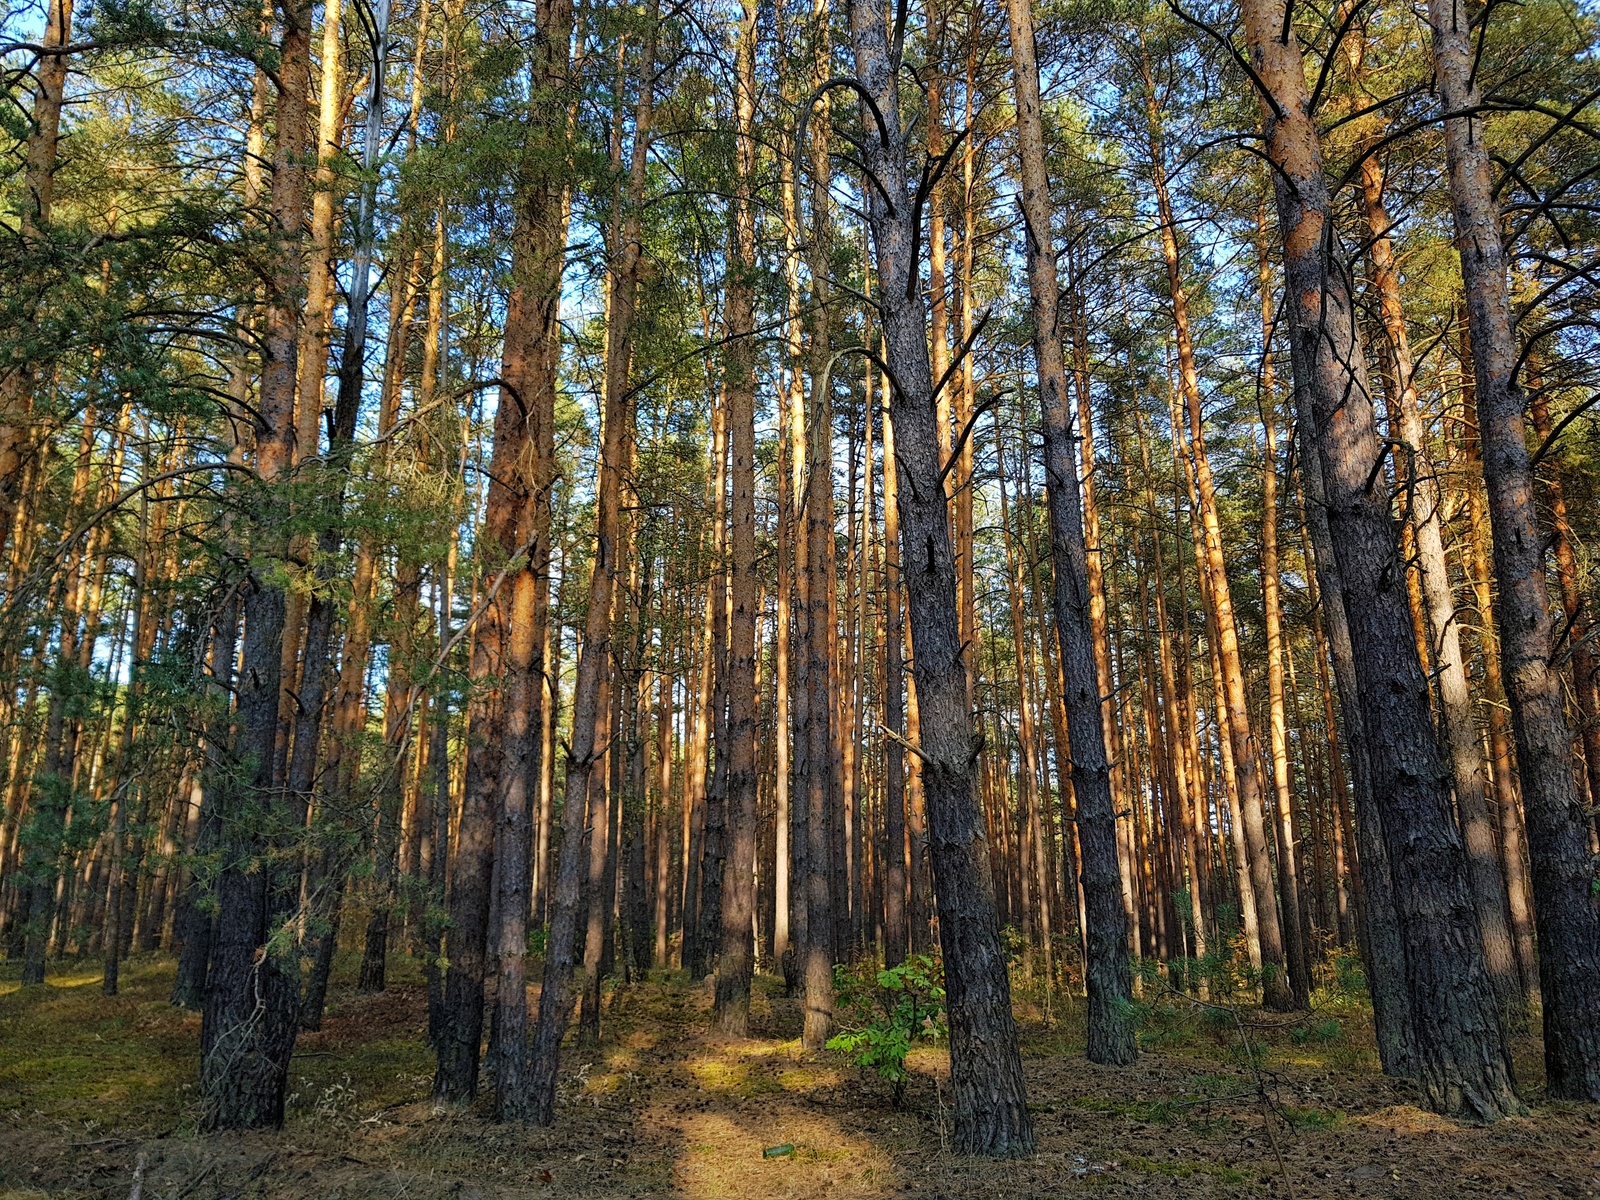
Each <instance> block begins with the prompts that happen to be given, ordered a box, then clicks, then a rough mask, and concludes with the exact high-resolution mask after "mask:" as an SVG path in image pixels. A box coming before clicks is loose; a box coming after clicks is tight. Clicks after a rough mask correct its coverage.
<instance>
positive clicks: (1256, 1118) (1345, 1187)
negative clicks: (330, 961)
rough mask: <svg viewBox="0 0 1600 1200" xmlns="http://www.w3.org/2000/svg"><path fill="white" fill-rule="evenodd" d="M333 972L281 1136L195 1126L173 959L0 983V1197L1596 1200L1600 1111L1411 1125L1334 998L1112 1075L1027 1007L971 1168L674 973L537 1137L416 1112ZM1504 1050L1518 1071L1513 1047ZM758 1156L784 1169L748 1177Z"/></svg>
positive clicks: (1214, 1022)
mask: <svg viewBox="0 0 1600 1200" xmlns="http://www.w3.org/2000/svg"><path fill="white" fill-rule="evenodd" d="M353 969H354V964H353V962H352V963H341V970H340V972H339V975H338V976H337V977H336V981H335V988H334V991H333V1003H332V1006H331V1009H330V1016H329V1020H328V1021H327V1022H326V1025H325V1028H324V1029H323V1031H322V1032H320V1033H317V1034H308V1035H305V1036H303V1037H302V1038H301V1040H300V1043H299V1045H298V1048H297V1053H296V1057H295V1060H294V1068H293V1081H292V1089H291V1091H292V1096H293V1099H292V1102H291V1105H290V1115H289V1120H288V1124H287V1126H286V1128H285V1129H284V1130H283V1132H282V1133H278V1134H251V1135H242V1136H229V1137H220V1138H218V1137H213V1138H202V1137H200V1136H198V1135H197V1134H196V1133H195V1132H194V1121H195V1104H194V1100H193V1093H192V1081H193V1078H194V1075H195V1070H196V1061H195V1046H196V1041H197V1038H198V1024H199V1022H198V1018H197V1017H196V1016H194V1015H193V1014H186V1013H181V1012H178V1011H176V1010H174V1009H172V1008H170V1007H169V1006H168V1005H167V1003H166V991H167V988H168V987H169V986H170V981H171V963H170V962H169V961H167V960H162V959H148V960H135V961H134V962H133V963H130V964H129V965H128V967H127V968H126V972H125V975H124V980H125V985H124V994H123V995H122V996H120V997H117V998H116V999H113V1000H107V999H105V998H104V997H102V996H101V995H100V993H99V974H98V971H97V970H93V969H87V968H86V969H84V970H82V971H73V970H64V971H62V972H60V973H58V974H52V978H51V982H50V984H49V985H48V986H47V987H45V988H43V989H33V990H30V991H29V992H26V993H24V992H21V991H18V990H17V989H16V988H15V986H14V984H15V973H14V969H11V972H10V973H9V974H0V1198H5V1197H23V1196H29V1197H34V1196H48V1197H90V1196H95V1197H116V1198H117V1200H123V1198H124V1197H127V1196H128V1195H129V1192H130V1188H131V1181H132V1177H133V1172H134V1169H135V1165H136V1163H137V1162H138V1161H139V1160H140V1158H141V1157H142V1158H143V1160H144V1162H145V1180H144V1191H143V1195H144V1197H145V1198H146V1200H156V1198H160V1200H222V1198H224V1197H238V1198H241V1200H242V1198H244V1197H285V1198H288V1197H294V1198H299V1197H319V1198H321V1197H328V1198H332V1197H341V1198H344V1200H360V1198H366V1197H395V1198H399V1197H408V1198H410V1197H416V1198H418V1200H428V1198H433V1197H440V1198H443V1197H463V1198H466V1197H482V1198H488V1197H556V1196H562V1197H565V1196H573V1197H586V1198H587V1197H595V1198H598V1197H622V1196H683V1197H691V1198H711V1197H731V1198H736V1200H756V1198H757V1197H759V1198H761V1200H766V1198H769V1197H772V1198H782V1197H811V1196H820V1197H830V1198H831V1197H888V1196H918V1197H923V1198H926V1200H934V1198H940V1197H948V1198H950V1200H955V1198H965V1197H1024V1196H1040V1197H1044V1196H1052V1197H1053V1196H1078V1195H1081V1196H1094V1197H1114V1196H1120V1197H1177V1196H1183V1197H1191V1196H1216V1197H1222V1196H1229V1197H1231V1196H1241V1197H1243V1196H1252V1197H1253V1196H1288V1195H1289V1194H1290V1188H1291V1186H1292V1189H1293V1194H1294V1195H1295V1196H1297V1197H1301V1198H1307V1200H1309V1198H1325V1197H1333V1196H1339V1197H1362V1198H1365V1197H1396V1198H1400V1197H1405V1198H1407V1200H1409V1198H1411V1197H1438V1198H1440V1200H1443V1198H1445V1197H1456V1196H1465V1195H1495V1196H1524V1197H1557V1196H1560V1197H1568V1196H1577V1197H1584V1196H1596V1195H1600V1109H1597V1108H1595V1107H1587V1108H1585V1107H1578V1106H1558V1105H1539V1106H1537V1107H1536V1108H1535V1111H1534V1115H1533V1116H1532V1117H1530V1118H1528V1119H1525V1120H1516V1121H1505V1122H1502V1123H1500V1124H1499V1125H1496V1126H1493V1127H1491V1128H1487V1129H1483V1128H1473V1127H1467V1126H1462V1125H1459V1124H1456V1123H1454V1122H1450V1121H1445V1120H1442V1119H1440V1118H1438V1117H1435V1116H1433V1115H1431V1114H1428V1113H1425V1112H1423V1111H1421V1110H1420V1109H1418V1108H1417V1107H1415V1105H1414V1103H1413V1102H1412V1101H1413V1097H1412V1095H1411V1094H1410V1092H1409V1091H1408V1089H1407V1087H1406V1085H1404V1084H1401V1083H1397V1082H1396V1081H1393V1080H1388V1079H1385V1078H1383V1077H1382V1076H1381V1075H1379V1074H1377V1072H1376V1070H1375V1069H1374V1066H1373V1055H1372V1050H1371V1039H1370V1032H1369V1031H1368V1028H1367V1025H1366V1018H1365V1015H1364V1013H1363V1012H1362V1011H1361V1009H1360V1007H1359V1006H1358V1005H1355V1004H1353V1003H1350V1002H1349V1001H1348V1000H1343V1001H1338V1000H1335V999H1330V1000H1329V1001H1328V1002H1327V1003H1326V1004H1325V1005H1324V1006H1323V1007H1322V1008H1321V1009H1320V1010H1319V1012H1318V1013H1316V1014H1315V1015H1314V1016H1313V1017H1312V1018H1311V1019H1309V1020H1303V1021H1299V1022H1292V1023H1281V1022H1280V1021H1279V1020H1277V1019H1273V1018H1267V1017H1263V1016H1262V1015H1261V1014H1245V1017H1246V1019H1247V1020H1249V1021H1253V1022H1255V1025H1253V1026H1252V1027H1251V1029H1250V1034H1249V1036H1250V1039H1251V1042H1252V1049H1251V1052H1250V1053H1249V1054H1246V1053H1245V1052H1244V1051H1243V1050H1242V1049H1241V1047H1240V1046H1239V1044H1238V1036H1237V1032H1238V1031H1237V1028H1236V1027H1235V1026H1234V1025H1233V1023H1232V1021H1231V1016H1230V1019H1229V1020H1228V1021H1227V1022H1224V1021H1222V1020H1219V1019H1217V1018H1216V1017H1215V1015H1214V1014H1208V1013H1207V1012H1206V1011H1204V1010H1197V1009H1194V1008H1193V1007H1192V1006H1185V1005H1183V1004H1181V1003H1178V1004H1171V1005H1166V1006H1162V1007H1160V1008H1159V1009H1158V1011H1157V1012H1156V1013H1154V1014H1153V1015H1152V1016H1151V1017H1150V1018H1149V1020H1148V1021H1147V1024H1146V1028H1145V1031H1144V1040H1145V1043H1146V1052H1145V1054H1144V1056H1143V1057H1142V1059H1141V1060H1140V1062H1139V1064H1138V1065H1137V1066H1135V1067H1133V1068H1130V1069H1126V1070H1116V1069H1110V1068H1101V1067H1096V1066H1094V1065H1092V1064H1090V1063H1087V1062H1085V1061H1084V1060H1083V1058H1082V1042H1081V1036H1080V1032H1079V1029H1078V1026H1077V1023H1076V1014H1075V1012H1074V1011H1073V1010H1072V1008H1071V1006H1070V1004H1067V1005H1066V1006H1065V1008H1066V1011H1065V1012H1064V1013H1063V1003H1062V1001H1061V1000H1059V999H1056V1000H1055V1001H1054V1003H1053V1004H1052V1006H1051V1007H1052V1011H1053V1013H1054V1015H1055V1017H1056V1019H1055V1020H1053V1021H1051V1022H1048V1023H1047V1022H1045V1021H1044V1020H1043V1019H1042V1017H1041V1015H1040V1014H1039V1013H1038V1012H1035V1011H1033V1010H1032V1009H1031V1008H1030V1007H1029V1006H1028V1005H1026V1004H1024V1005H1023V1006H1022V1014H1021V1015H1022V1017H1023V1020H1024V1028H1025V1030H1026V1039H1027V1040H1026V1046H1025V1053H1026V1066H1027V1071H1028V1077H1029V1086H1030V1093H1029V1094H1030V1099H1031V1101H1032V1103H1033V1107H1034V1110H1035V1120H1036V1122H1037V1125H1038V1129H1039V1134H1040V1153H1039V1154H1038V1155H1037V1156H1036V1157H1035V1158H1034V1159H1032V1160H1029V1161H1027V1162H1016V1163H994V1162H973V1161H968V1160H960V1159H956V1158H954V1157H952V1156H950V1155H948V1154H947V1153H946V1152H945V1150H944V1145H945V1143H946V1139H947V1136H948V1122H949V1113H948V1110H947V1108H946V1105H947V1103H948V1089H947V1087H946V1085H945V1084H944V1082H943V1074H944V1072H945V1062H944V1060H943V1057H942V1055H941V1054H940V1053H939V1052H938V1051H936V1050H922V1051H918V1052H917V1054H916V1055H915V1056H914V1057H913V1065H914V1067H915V1068H916V1075H917V1077H916V1080H915V1082H914V1084H913V1086H912V1088H911V1089H910V1091H909V1093H908V1097H907V1104H906V1107H905V1108H904V1109H903V1110H900V1111H897V1110H896V1109H894V1107H893V1106H892V1105H891V1103H890V1099H889V1091H888V1089H887V1087H885V1086H882V1085H880V1084H878V1083H877V1082H876V1081H872V1080H864V1079H861V1078H859V1077H858V1075H857V1073H856V1071H855V1070H854V1069H853V1068H852V1067H850V1066H849V1064H847V1063H845V1062H844V1061H843V1060H842V1059H841V1058H839V1056H837V1055H833V1054H823V1055H816V1056H813V1055H806V1054H804V1053H802V1052H801V1050H800V1048H799V1045H798V1042H797V1041H795V1040H793V1035H794V1034H795V1032H796V1031H797V1029H798V1014H797V1013H796V1011H795V1007H794V1005H793V1003H792V1002H791V1001H788V1000H785V999H783V998H782V997H781V996H780V995H778V994H777V992H776V984H775V981H770V980H764V981H763V986H762V989H761V995H760V996H758V997H757V1000H756V1004H755V1011H754V1015H755V1019H756V1021H755V1023H756V1032H757V1033H758V1034H759V1035H760V1036H759V1037H756V1038H751V1039H748V1040H738V1041H734V1040H729V1039H725V1038H722V1037H720V1036H718V1035H716V1034H714V1033H713V1032H712V1031H711V1030H710V1028H709V1021H708V1019H707V1016H708V1014H707V1008H708V1006H709V997H708V995H707V993H706V990H705V989H703V988H691V987H689V986H688V985H687V984H686V983H685V982H684V981H683V980H682V979H681V978H679V977H672V976H661V977H658V978H656V979H654V980H652V981H651V982H649V983H646V984H641V985H637V986H634V987H631V988H626V989H623V990H621V991H619V992H617V993H615V994H614V995H613V996H612V998H611V1001H610V1007H609V1009H608V1013H607V1025H606V1037H605V1040H604V1041H603V1042H602V1044H601V1045H600V1046H599V1047H594V1048H581V1047H576V1046H573V1047H570V1048H569V1049H568V1052H567V1055H566V1062H567V1066H568V1071H567V1073H566V1075H565V1077H564V1079H563V1083H562V1104H561V1109H560V1113H561V1119H560V1121H559V1122H558V1124H557V1126H556V1128H554V1129H552V1130H530V1129H521V1128H509V1127H504V1126H497V1125H494V1124H492V1123H490V1122H489V1121H487V1120H486V1119H485V1117H484V1112H483V1108H482V1106H481V1105H480V1106H479V1109H478V1110H476V1111H470V1112H461V1111H441V1110H437V1109H435V1108H434V1106H433V1105H432V1104H431V1102H430V1101H429V1099H428V1092H429V1085H430V1082H431V1078H432V1066H433V1064H432V1058H431V1055H430V1054H429V1053H428V1051H427V1050H426V1049H425V1047H424V1046H423V1045H422V1039H421V1032H422V1025H423V1019H424V1011H423V995H422V989H421V981H420V978H419V977H418V975H417V973H416V971H415V968H414V966H412V965H410V964H404V963H401V964H397V968H396V971H395V972H394V976H395V983H394V986H393V987H391V989H390V991H389V992H387V993H385V994H384V995H381V996H368V997H362V996H357V995H355V994H354V991H353V988H352V986H351V982H352V980H351V975H352V973H353ZM6 970H7V968H5V967H0V972H4V971H6ZM7 981H9V983H8V982H7ZM1256 1026H1263V1027H1256ZM1519 1051H1520V1054H1519V1060H1525V1061H1528V1062H1529V1063H1536V1062H1537V1044H1536V1043H1533V1042H1529V1043H1527V1044H1525V1045H1522V1046H1519ZM1253 1063H1254V1064H1255V1065H1252V1064H1253ZM1257 1070H1259V1071H1260V1072H1261V1078H1262V1080H1263V1081H1264V1082H1265V1083H1266V1085H1267V1101H1268V1102H1264V1101H1263V1100H1262V1099H1261V1097H1260V1096H1259V1095H1258V1094H1257V1090H1256V1086H1255V1081H1256V1077H1257V1076H1256V1071H1257ZM1529 1078H1533V1079H1534V1082H1535V1083H1536V1082H1537V1081H1536V1078H1534V1077H1529ZM1533 1090H1534V1091H1535V1094H1536V1090H1537V1089H1536V1087H1535V1088H1534V1089H1533ZM781 1143H792V1144H793V1145H794V1147H795V1152H794V1153H793V1154H792V1155H787V1156H784V1157H779V1158H771V1159H768V1158H764V1157H763V1156H762V1151H763V1149H765V1148H766V1147H769V1146H774V1145H778V1144H781ZM1275 1147H1276V1148H1275ZM1280 1156H1281V1164H1280Z"/></svg>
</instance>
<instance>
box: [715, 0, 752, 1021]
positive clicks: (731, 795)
mask: <svg viewBox="0 0 1600 1200" xmlns="http://www.w3.org/2000/svg"><path fill="white" fill-rule="evenodd" d="M756 36H757V33H756V4H755V0H744V6H743V9H742V15H741V19H740V25H739V45H738V64H737V72H738V78H737V81H736V87H737V90H736V100H735V102H734V108H735V113H736V119H737V122H738V142H737V146H736V147H735V161H736V164H737V177H736V178H737V182H736V184H735V189H736V190H735V193H734V205H733V226H734V229H733V242H734V249H735V257H734V259H733V261H731V262H730V263H729V264H728V272H729V278H728V287H727V300H726V313H727V336H728V339H729V340H728V346H727V349H726V351H725V352H724V353H725V361H726V369H727V404H728V438H729V442H730V443H731V451H732V458H733V462H732V470H731V475H732V484H733V494H732V496H731V497H730V501H729V506H728V511H729V516H730V518H731V521H732V525H731V528H730V531H729V542H730V545H731V548H732V551H733V554H732V558H731V560H730V562H729V572H730V575H731V581H732V582H731V592H732V604H733V613H732V618H731V620H730V621H729V624H728V659H729V662H728V734H729V738H728V746H727V754H728V775H727V788H728V793H727V802H726V803H727V814H728V823H729V837H728V877H727V882H726V886H725V887H724V889H723V898H722V927H721V945H720V954H719V960H718V963H717V987H716V1016H717V1023H718V1025H719V1026H720V1027H721V1028H722V1031H723V1032H724V1033H728V1034H731V1035H733V1036H735V1037H743V1036H745V1035H746V1034H747V1033H748V1032H749V1028H750V980H751V973H752V971H753V969H754V962H753V958H754V945H753V941H752V938H753V933H752V928H753V925H752V922H753V920H754V917H755V900H756V896H755V889H756V881H755V859H756V761H755V758H756V726H755V721H756V714H755V704H756V687H755V684H756V678H755V673H756V660H755V654H756V573H755V572H756V497H755V488H756V476H755V438H756V432H755V392H756V369H755V344H754V342H753V341H752V340H751V339H752V337H753V334H754V330H755V317H754V308H753V305H754V301H755V280H754V278H753V276H754V272H755V269H756V226H755V211H754V209H753V207H752V205H751V189H752V187H753V186H754V177H755V165H756V164H755V158H756V147H755V136H754V124H755V105H756V93H755V87H756V80H755V56H756V44H755V43H756Z"/></svg>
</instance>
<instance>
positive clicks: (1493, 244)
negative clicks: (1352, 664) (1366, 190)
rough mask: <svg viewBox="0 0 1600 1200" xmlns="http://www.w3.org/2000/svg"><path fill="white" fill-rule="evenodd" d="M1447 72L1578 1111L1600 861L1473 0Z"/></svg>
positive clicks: (1466, 264)
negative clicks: (1575, 732)
mask: <svg viewBox="0 0 1600 1200" xmlns="http://www.w3.org/2000/svg"><path fill="white" fill-rule="evenodd" d="M1428 22H1429V24H1430V25H1431V26H1432V27H1433V58H1434V73H1435V80H1436V83H1437V87H1438V90H1439V99H1440V102H1441V104H1442V105H1443V107H1444V111H1445V121H1444V127H1445V152H1446V157H1447V160H1448V162H1449V167H1450V200H1451V208H1452V211H1453V213H1454V216H1455V232H1456V248H1457V249H1458V250H1459V251H1460V255H1461V280H1462V284H1463V286H1464V288H1465V290H1466V299H1467V321H1468V326H1469V328H1470V330H1471V333H1472V362H1473V375H1474V379H1475V381H1476V385H1477V401H1478V439H1479V444H1480V445H1481V447H1482V453H1483V480H1484V484H1485V486H1486V487H1487V489H1488V492H1489V520H1490V524H1491V526H1492V528H1493V531H1494V563H1495V575H1496V577H1497V578H1498V580H1499V584H1500V587H1499V591H1498V593H1497V595H1496V602H1495V624H1496V627H1497V628H1498V630H1499V633H1500V652H1501V655H1502V657H1503V659H1504V671H1505V679H1506V694H1507V697H1508V698H1509V699H1510V701H1511V723H1512V730H1513V733H1514V735H1515V737H1516V745H1517V767H1518V775H1519V778H1520V780H1521V783H1522V798H1523V809H1524V812H1525V814H1526V819H1527V826H1528V859H1529V863H1530V865H1531V867H1532V878H1533V900H1534V911H1535V916H1536V918H1537V920H1538V926H1539V991H1540V995H1541V997H1542V999H1543V1009H1544V1057H1545V1080H1546V1083H1545V1086H1546V1090H1547V1092H1548V1094H1549V1095H1550V1096H1552V1097H1557V1098H1561V1099H1567V1100H1600V896H1597V895H1596V892H1595V887H1594V872H1593V868H1592V866H1591V864H1590V861H1589V852H1588V851H1589V847H1588V823H1587V821H1585V819H1584V814H1583V809H1582V805H1581V803H1580V801H1579V796H1578V787H1577V779H1578V777H1577V772H1576V763H1574V761H1573V753H1572V750H1573V738H1572V731H1571V729H1570V728H1569V727H1568V725H1567V715H1566V709H1565V707H1564V702H1563V697H1562V694H1561V676H1560V673H1559V672H1558V671H1557V670H1556V669H1555V668H1554V665H1553V663H1552V661H1551V657H1552V654H1553V652H1554V651H1553V633H1554V630H1553V628H1552V621H1551V616H1550V603H1549V595H1548V589H1547V586H1546V581H1545V574H1546V568H1545V548H1544V541H1543V535H1542V533H1541V531H1540V529H1539V522H1538V512H1537V508H1536V505H1535V500H1534V476H1533V465H1532V461H1531V458H1530V455H1529V453H1528V446H1527V429H1526V421H1527V413H1526V408H1527V396H1526V394H1525V393H1524V392H1523V390H1522V387H1521V385H1520V384H1519V383H1518V381H1517V364H1518V359H1519V354H1518V345H1517V337H1516V330H1515V328H1514V325H1513V322H1512V315H1511V300H1510V293H1509V289H1508V287H1507V283H1506V258H1505V247H1504V245H1503V243H1502V242H1501V234H1500V212H1499V205H1498V202H1497V201H1496V200H1495V198H1494V187H1493V182H1492V179H1491V176H1490V169H1489V148H1488V146H1487V145H1486V143H1485V125H1484V122H1483V120H1482V118H1481V115H1479V114H1478V113H1477V111H1476V110H1477V109H1478V108H1479V107H1480V106H1481V104H1482V96H1481V93H1480V90H1479V87H1478V83H1477V79H1476V63H1477V57H1476V54H1475V52H1474V42H1473V39H1472V36H1471V22H1470V20H1469V17H1468V14H1467V11H1466V7H1465V5H1464V4H1462V3H1461V2H1460V0H1429V4H1428Z"/></svg>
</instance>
